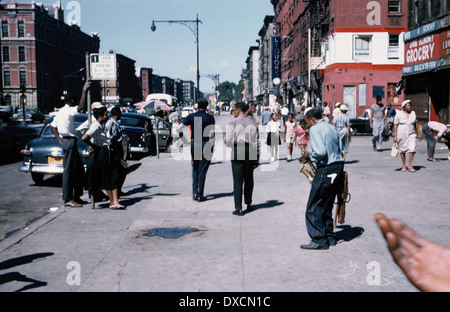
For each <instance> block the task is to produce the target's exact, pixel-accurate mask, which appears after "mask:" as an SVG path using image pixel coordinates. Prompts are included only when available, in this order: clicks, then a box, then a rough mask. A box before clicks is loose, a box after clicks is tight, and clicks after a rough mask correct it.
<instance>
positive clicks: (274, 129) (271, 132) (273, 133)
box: [266, 113, 281, 161]
mask: <svg viewBox="0 0 450 312" xmlns="http://www.w3.org/2000/svg"><path fill="white" fill-rule="evenodd" d="M266 132H267V145H268V146H270V153H271V155H272V159H271V161H275V159H278V146H279V145H281V137H280V133H281V125H280V122H279V121H278V116H277V114H276V113H273V114H272V120H271V121H269V123H268V124H267V126H266Z"/></svg>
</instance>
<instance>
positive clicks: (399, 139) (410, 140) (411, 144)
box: [394, 100, 422, 172]
mask: <svg viewBox="0 0 450 312" xmlns="http://www.w3.org/2000/svg"><path fill="white" fill-rule="evenodd" d="M402 108H403V110H402V111H401V112H399V113H398V114H397V115H396V116H395V118H394V142H396V143H398V150H399V152H400V156H401V158H402V164H403V166H402V172H406V171H409V172H416V170H415V169H414V168H413V160H414V155H415V154H416V153H417V149H416V145H417V142H416V140H417V136H419V139H420V140H422V134H421V133H420V131H419V124H418V123H417V118H416V113H415V112H414V111H412V110H411V100H406V101H404V102H403V103H402ZM407 153H408V154H409V164H408V166H406V154H407Z"/></svg>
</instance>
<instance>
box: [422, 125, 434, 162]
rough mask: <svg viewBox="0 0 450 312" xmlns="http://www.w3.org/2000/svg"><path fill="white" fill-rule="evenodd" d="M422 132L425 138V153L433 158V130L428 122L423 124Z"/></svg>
mask: <svg viewBox="0 0 450 312" xmlns="http://www.w3.org/2000/svg"><path fill="white" fill-rule="evenodd" d="M422 133H423V134H424V135H425V138H426V139H427V154H428V157H430V158H433V157H434V152H435V150H436V139H435V138H434V134H433V130H431V129H430V127H429V126H428V124H424V125H423V127H422Z"/></svg>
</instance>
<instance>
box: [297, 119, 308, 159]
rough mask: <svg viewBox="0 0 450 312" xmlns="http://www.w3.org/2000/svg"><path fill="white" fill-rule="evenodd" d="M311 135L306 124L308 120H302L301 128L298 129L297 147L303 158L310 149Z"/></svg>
mask: <svg viewBox="0 0 450 312" xmlns="http://www.w3.org/2000/svg"><path fill="white" fill-rule="evenodd" d="M308 143H309V134H308V125H307V124H306V120H305V119H302V120H300V127H297V145H298V148H299V149H300V151H301V152H302V156H303V155H305V153H306V152H307V151H308V148H309V145H308Z"/></svg>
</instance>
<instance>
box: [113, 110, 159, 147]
mask: <svg viewBox="0 0 450 312" xmlns="http://www.w3.org/2000/svg"><path fill="white" fill-rule="evenodd" d="M119 124H120V126H121V127H122V128H123V130H124V132H125V133H126V135H127V136H128V138H129V140H130V153H131V156H133V155H138V154H142V155H146V154H149V153H153V152H154V151H155V150H156V146H155V135H154V133H153V126H152V120H151V119H150V117H149V116H147V115H145V114H138V113H122V119H121V120H120V121H119Z"/></svg>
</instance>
